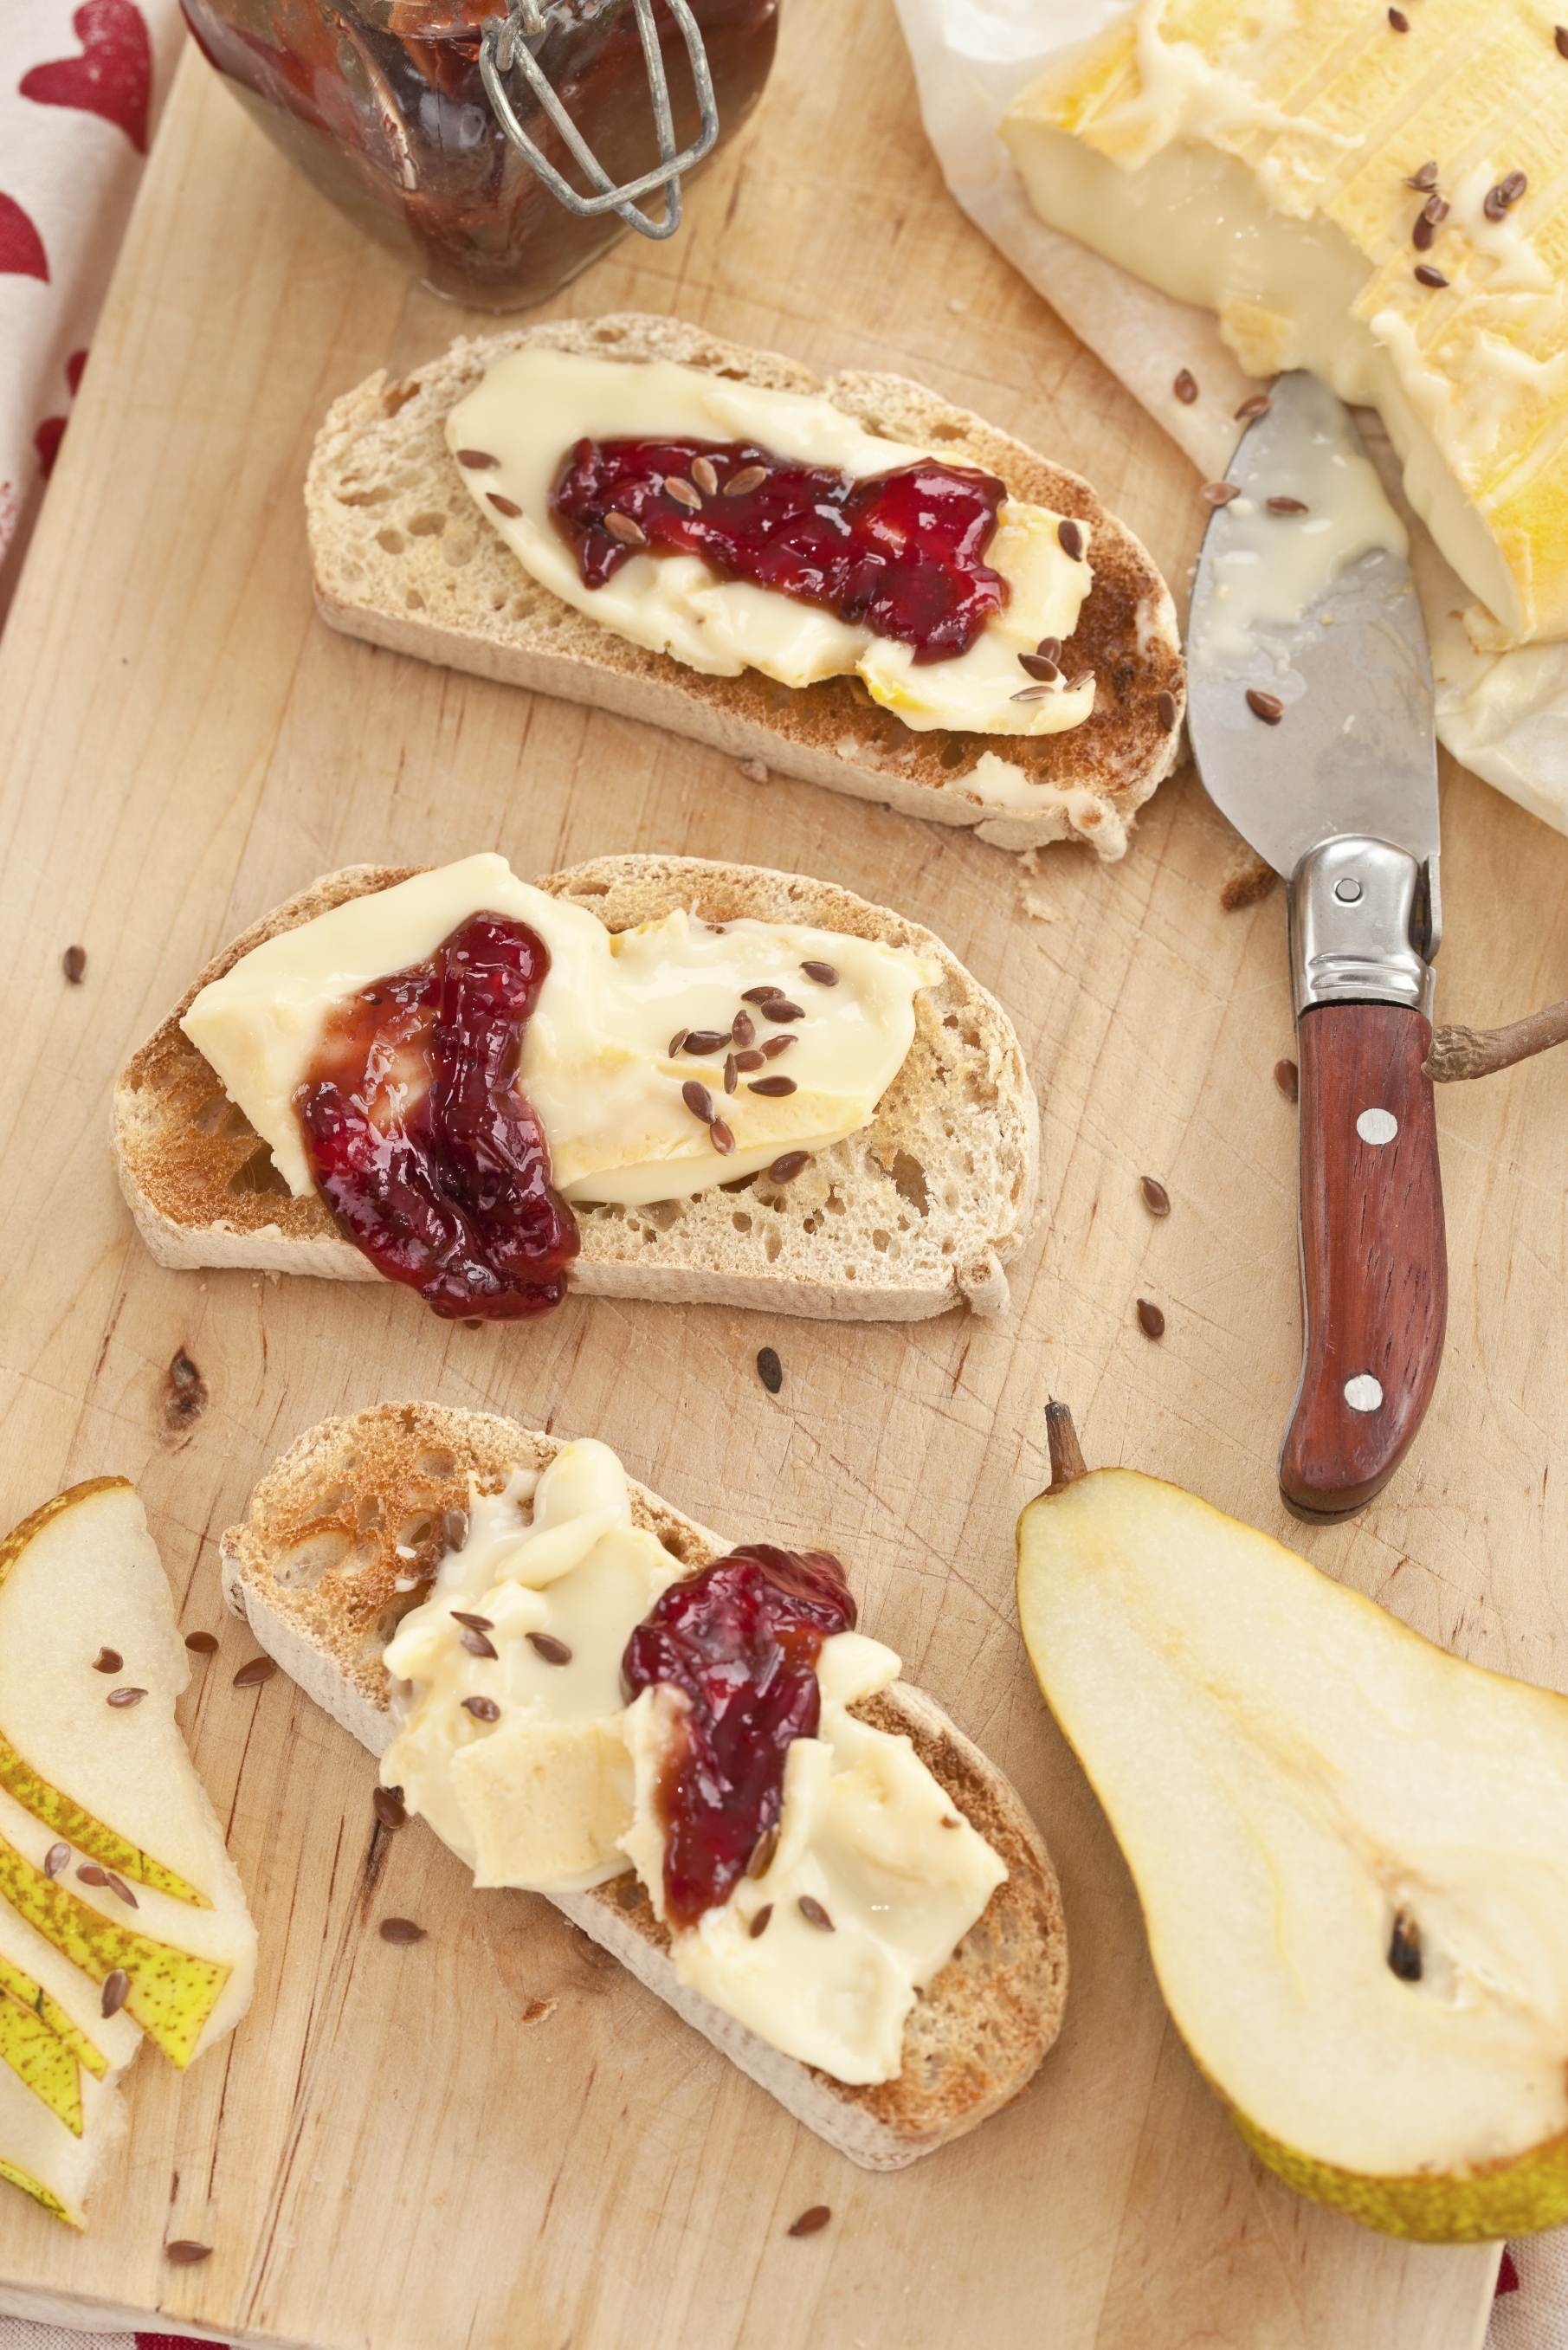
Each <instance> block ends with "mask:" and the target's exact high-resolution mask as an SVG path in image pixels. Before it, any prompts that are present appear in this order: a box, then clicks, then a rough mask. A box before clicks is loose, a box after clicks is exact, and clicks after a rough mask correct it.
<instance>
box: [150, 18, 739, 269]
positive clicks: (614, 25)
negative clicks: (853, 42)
mask: <svg viewBox="0 0 1568 2350" xmlns="http://www.w3.org/2000/svg"><path fill="white" fill-rule="evenodd" d="M181 6H182V9H183V11H184V15H185V19H186V22H187V23H188V24H189V26H190V27H191V30H192V34H193V35H194V36H195V39H196V43H197V46H198V47H200V49H201V50H202V55H203V56H204V57H206V59H207V61H208V63H209V64H210V65H212V66H214V67H215V68H217V70H218V71H219V72H220V73H221V74H223V75H224V76H225V77H226V78H227V79H228V81H229V84H230V86H231V88H233V89H234V92H235V94H236V96H237V97H239V98H240V99H242V101H243V102H244V106H245V107H246V109H247V111H249V112H250V113H251V114H252V115H253V116H254V119H255V120H257V121H258V122H259V123H260V124H261V126H262V128H263V129H264V130H265V131H266V133H267V135H268V136H269V138H271V139H273V140H275V141H276V142H277V144H278V145H279V146H280V147H281V148H282V149H283V150H284V152H285V153H286V155H288V156H289V157H290V158H291V160H292V161H294V162H296V163H297V164H298V165H299V167H300V169H301V170H302V171H303V172H305V173H306V176H307V178H309V179H311V180H312V181H314V182H315V183H316V185H317V187H318V188H319V189H320V190H321V192H322V193H323V194H324V195H325V196H327V197H329V198H330V199H331V201H332V203H335V204H337V206H338V208H339V210H341V211H343V212H345V213H348V216H349V218H350V219H351V220H353V221H355V222H356V223H357V224H358V226H359V227H361V228H362V229H364V230H366V231H367V232H368V233H369V234H370V235H371V236H373V237H375V238H377V239H378V241H379V243H380V244H384V245H386V246H388V247H389V249H390V250H391V251H392V252H394V253H396V254H397V255H399V256H400V258H401V259H402V260H404V261H406V262H407V263H408V264H409V265H410V267H412V268H413V269H415V270H417V271H418V273H419V275H420V276H421V278H422V279H423V280H424V282H425V284H426V285H427V286H430V287H431V289H432V290H433V291H434V292H436V293H438V294H444V295H446V296H449V297H450V298H451V299H452V301H454V302H462V303H464V304H467V305H468V306H470V307H473V308H476V309H484V310H514V309H520V308H523V307H525V306H526V305H527V304H529V303H533V302H542V301H543V300H544V299H545V296H547V295H550V294H553V293H554V292H555V291H556V288H557V287H558V286H564V285H565V284H566V281H567V280H568V278H572V277H575V276H576V274H577V272H578V271H579V270H580V269H586V268H587V265H588V264H589V263H590V262H591V261H596V260H597V258H598V256H599V255H600V254H601V253H603V252H605V251H606V249H607V247H608V246H609V245H611V244H614V243H615V241H616V239H617V238H618V237H619V236H621V235H624V234H625V233H626V224H624V223H623V222H622V221H621V220H620V218H619V217H618V214H617V213H613V212H607V213H600V214H598V215H597V216H596V217H592V218H584V217H582V216H580V215H578V214H576V213H571V212H568V211H567V210H566V207H565V206H564V205H563V204H561V203H558V202H557V200H556V197H555V196H554V195H553V194H552V193H551V192H550V191H549V190H548V189H547V188H546V187H545V184H544V182H542V181H541V180H539V179H538V178H536V177H535V172H534V171H533V169H532V167H531V165H530V164H529V162H528V161H527V160H526V158H525V157H524V155H523V154H522V153H521V151H519V150H518V149H517V148H516V147H515V146H514V144H513V142H512V140H510V139H509V138H508V137H507V135H506V133H505V131H504V130H503V129H502V126H501V124H500V122H499V121H498V120H497V119H496V117H495V114H494V112H493V109H492V107H491V104H490V100H489V99H488V98H487V96H486V95H485V91H484V87H483V82H482V80H481V78H480V71H479V49H480V35H481V30H482V27H483V22H484V19H485V18H486V17H487V16H494V15H496V14H498V13H499V8H500V0H181ZM691 12H692V15H693V16H694V17H695V18H696V21H697V26H698V29H699V31H700V32H701V36H702V41H703V46H704V47H705V48H706V50H707V54H708V62H709V66H710V68H711V73H712V78H713V95H714V98H715V100H716V102H717V106H718V113H719V144H720V145H721V146H722V144H723V142H724V140H726V139H727V138H729V137H730V136H731V135H732V132H734V131H735V130H739V128H740V126H741V124H742V122H743V121H744V120H745V119H746V117H747V115H748V114H749V113H750V112H751V110H752V109H753V106H754V105H755V103H756V101H757V99H758V97H759V96H760V95H761V92H762V88H763V83H764V82H765V81H766V79H767V77H768V70H769V68H770V67H771V66H772V64H773V58H774V43H775V40H776V38H777V31H778V0H691ZM543 15H544V17H545V26H546V30H545V36H544V39H543V41H542V42H541V43H539V44H538V46H537V47H536V48H535V55H536V57H537V60H538V63H539V66H540V68H541V69H542V70H543V72H544V73H545V76H546V78H548V80H549V81H550V82H551V84H552V85H553V87H554V88H555V89H556V93H557V95H558V96H559V98H560V99H561V101H562V103H563V104H564V105H565V107H566V112H567V113H568V115H569V116H570V117H571V119H572V120H573V122H574V123H575V124H576V128H577V130H579V132H580V133H581V134H582V136H583V137H584V138H585V139H586V140H587V143H588V145H589V147H590V148H591V149H592V150H593V151H594V153H595V155H596V156H597V159H598V161H599V162H600V163H601V164H602V165H603V167H604V169H605V170H606V171H607V172H608V173H609V174H610V176H611V178H612V179H613V180H614V181H615V182H617V184H618V185H621V184H624V183H625V182H628V181H629V180H634V179H636V178H638V177H639V175H640V174H642V173H644V172H649V171H652V170H654V169H656V168H657V166H658V164H659V145H658V137H657V133H656V130H655V126H654V115H653V105H652V100H651V99H650V96H649V80H648V71H647V66H646V62H645V60H644V57H643V53H642V44H641V41H640V39H639V35H638V28H637V18H636V14H635V12H634V10H633V8H632V6H631V0H544V6H543ZM655 15H656V21H657V23H658V27H659V44H660V48H661V51H662V54H663V57H664V68H665V74H666V77H667V79H668V83H669V88H670V105H671V109H672V112H673V118H674V129H675V139H676V144H677V149H678V151H684V150H685V148H686V147H687V146H689V145H690V144H691V140H693V139H694V138H695V136H696V133H697V128H698V120H699V107H698V100H697V95H696V91H695V88H694V86H693V82H692V78H691V63H690V61H689V59H688V57H687V53H686V44H685V40H684V37H683V36H682V34H681V32H680V28H679V26H678V25H677V23H676V21H675V18H674V17H673V16H671V15H670V11H669V9H668V8H667V7H664V6H659V7H658V8H657V9H656V11H655ZM530 46H531V47H533V46H534V45H532V44H531V45H530ZM507 88H508V92H509V94H510V96H511V99H512V104H513V106H514V109H515V111H516V113H517V115H518V118H519V120H520V121H521V124H522V127H523V129H524V131H525V132H526V133H527V135H528V137H529V138H530V139H532V140H533V141H534V143H535V146H536V147H537V148H538V149H539V150H540V151H542V153H543V154H544V156H545V159H546V161H548V162H550V163H552V164H554V165H555V167H556V170H557V171H558V172H561V173H562V174H563V175H564V177H565V178H566V180H567V181H568V182H569V183H570V185H571V186H573V187H574V188H576V189H578V190H580V191H581V192H583V193H585V194H587V193H591V192H592V190H591V189H589V188H588V186H587V182H586V181H585V177H584V174H583V172H581V170H580V169H579V167H578V166H577V164H576V162H574V161H573V160H572V159H571V156H570V155H569V153H568V151H567V149H566V142H565V141H564V140H563V139H562V138H561V136H560V134H559V132H558V131H557V130H556V128H555V126H554V124H553V123H552V122H551V121H550V120H549V118H548V116H547V115H546V114H545V110H544V109H543V107H542V106H541V105H540V104H539V102H538V100H537V99H535V96H534V94H533V91H532V90H531V88H529V85H528V83H527V82H526V81H525V80H524V77H523V76H522V74H521V73H520V72H516V71H514V72H513V73H512V74H511V75H510V76H509V78H508V80H507ZM691 169H693V170H700V169H701V165H694V166H692V167H691ZM687 176H688V177H689V176H690V172H688V174H687ZM659 201H660V199H659V196H657V195H656V196H655V197H654V198H653V199H651V203H650V207H649V208H650V209H651V210H652V211H653V212H654V213H657V212H658V209H659Z"/></svg>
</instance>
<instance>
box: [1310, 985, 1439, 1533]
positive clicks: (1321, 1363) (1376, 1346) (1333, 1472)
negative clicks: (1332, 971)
mask: <svg viewBox="0 0 1568 2350" xmlns="http://www.w3.org/2000/svg"><path fill="white" fill-rule="evenodd" d="M1431 1041H1432V1031H1431V1027H1430V1025H1429V1024H1428V1022H1427V1020H1425V1019H1424V1018H1423V1016H1422V1014H1420V1013H1419V1012H1416V1011H1411V1010H1407V1008H1405V1007H1404V1006H1402V1005H1399V1004H1393V1003H1322V1004H1319V1005H1317V1006H1316V1007H1315V1009H1314V1010H1312V1011H1309V1012H1305V1013H1303V1015H1302V1018H1301V1022H1300V1024H1299V1025H1298V1027H1297V1029H1296V1051H1297V1053H1298V1055H1299V1056H1300V1062H1301V1170H1302V1174H1301V1226H1302V1293H1303V1307H1302V1310H1303V1319H1304V1321H1305V1325H1306V1328H1305V1332H1304V1336H1303V1360H1302V1383H1301V1392H1300V1394H1299V1395H1298V1396H1297V1398H1296V1400H1295V1407H1294V1409H1293V1412H1292V1414H1291V1424H1290V1426H1289V1428H1288V1429H1287V1430H1285V1437H1284V1442H1283V1444H1282V1447H1281V1451H1280V1491H1281V1492H1282V1495H1283V1496H1284V1499H1285V1502H1286V1503H1287V1505H1288V1506H1289V1507H1290V1508H1291V1510H1292V1511H1293V1513H1300V1514H1302V1515H1303V1516H1307V1517H1324V1518H1332V1517H1345V1516H1348V1515H1349V1513H1351V1512H1352V1511H1353V1510H1358V1509H1360V1508H1361V1507H1362V1506H1363V1504H1364V1503H1367V1502H1369V1501H1371V1499H1372V1497H1373V1495H1374V1494H1376V1493H1380V1492H1382V1490H1383V1488H1384V1486H1385V1485H1386V1483H1387V1482H1388V1480H1389V1478H1390V1477H1391V1476H1392V1475H1393V1473H1394V1471H1395V1470H1396V1469H1397V1467H1398V1466H1399V1463H1400V1461H1403V1459H1404V1458H1405V1455H1406V1453H1407V1451H1409V1449H1410V1447H1411V1445H1412V1444H1413V1443H1414V1441H1415V1440H1416V1436H1417V1431H1418V1430H1419V1428H1420V1425H1421V1421H1422V1419H1423V1418H1424V1416H1425V1414H1426V1410H1427V1407H1428V1403H1429V1402H1430V1401H1431V1398H1432V1389H1433V1388H1434V1387H1435V1386H1436V1384H1437V1379H1438V1370H1439V1369H1440V1367H1441V1365H1442V1359H1443V1331H1444V1328H1445V1326H1446V1325H1447V1322H1448V1315H1449V1267H1448V1251H1447V1246H1446V1243H1445V1238H1444V1232H1443V1184H1442V1174H1441V1170H1440V1168H1439V1165H1438V1132H1437V1119H1436V1105H1435V1102H1434V1099H1433V1091H1434V1089H1433V1086H1432V1081H1431V1079H1430V1078H1429V1077H1428V1076H1427V1075H1426V1074H1425V1072H1424V1070H1423V1069H1422V1066H1421V1064H1422V1062H1423V1061H1424V1060H1425V1059H1426V1057H1427V1051H1428V1046H1429V1045H1430V1044H1431ZM1368 1113H1370V1115H1371V1118H1372V1119H1373V1120H1377V1119H1382V1118H1392V1119H1393V1121H1394V1126H1393V1130H1392V1132H1390V1131H1388V1130H1387V1128H1386V1127H1384V1128H1377V1127H1376V1126H1375V1127H1374V1128H1373V1130H1372V1131H1371V1132H1369V1133H1366V1134H1363V1132H1362V1131H1361V1126H1360V1121H1361V1120H1362V1119H1363V1118H1366V1117H1367V1116H1368ZM1356 1378H1373V1379H1376V1383H1377V1385H1378V1387H1379V1388H1380V1389H1381V1396H1380V1398H1379V1399H1378V1400H1377V1401H1376V1403H1368V1402H1365V1401H1364V1402H1362V1403H1360V1404H1352V1403H1351V1401H1350V1399H1349V1396H1348V1394H1347V1392H1346V1390H1347V1388H1348V1387H1349V1384H1350V1382H1351V1381H1352V1380H1354V1379H1356Z"/></svg>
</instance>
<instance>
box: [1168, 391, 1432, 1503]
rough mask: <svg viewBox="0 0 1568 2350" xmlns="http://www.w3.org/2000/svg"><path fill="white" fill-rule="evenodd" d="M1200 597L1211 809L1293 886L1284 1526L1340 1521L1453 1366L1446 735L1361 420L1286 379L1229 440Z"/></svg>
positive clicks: (1199, 653) (1395, 1461)
mask: <svg viewBox="0 0 1568 2350" xmlns="http://www.w3.org/2000/svg"><path fill="white" fill-rule="evenodd" d="M1227 488H1228V490H1229V491H1230V495H1229V497H1228V498H1224V499H1223V502H1221V503H1219V504H1216V507H1215V512H1214V515H1213V518H1212V520H1211V522H1210V525H1209V528H1208V531H1207V533H1206V534H1205V536H1204V542H1203V549H1202V554H1201V556H1200V557H1199V566H1198V576H1197V579H1196V581H1195V583H1194V587H1193V598H1192V614H1191V619H1190V624H1189V645H1188V667H1189V685H1188V724H1189V733H1190V736H1191V741H1192V749H1193V754H1194V756H1195V758H1196V759H1197V762H1198V767H1199V774H1200V775H1201V776H1202V779H1203V783H1204V785H1205V787H1206V789H1207V790H1208V792H1209V795H1210V798H1212V799H1213V800H1214V801H1215V802H1216V804H1217V805H1218V806H1220V808H1221V809H1222V810H1223V812H1224V814H1225V815H1226V816H1229V817H1230V819H1231V823H1232V824H1234V825H1235V826H1236V827H1237V829H1238V830H1239V831H1240V832H1241V833H1243V834H1244V835H1245V837H1246V838H1247V839H1248V840H1249V841H1250V842H1251V845H1252V847H1254V848H1255V849H1257V851H1258V852H1259V854H1260V855H1261V856H1262V857H1264V858H1267V860H1268V862H1269V863H1270V864H1271V865H1272V866H1273V868H1275V870H1276V871H1277V872H1279V873H1281V874H1282V875H1283V876H1284V877H1285V879H1286V880H1287V882H1288V883H1289V917H1290V952H1291V984H1292V998H1293V1007H1294V1012H1295V1020H1296V1039H1297V1058H1298V1063H1299V1066H1300V1072H1301V1085H1300V1099H1301V1265H1302V1315H1303V1349H1302V1376H1301V1384H1300V1387H1299V1388H1298V1390H1297V1394H1296V1399H1295V1403H1294V1405H1293V1409H1292V1413H1291V1419H1290V1423H1289V1426H1288V1427H1287V1429H1286V1430H1285V1435H1284V1439H1283V1441H1282V1445H1281V1448H1280V1461H1279V1479H1280V1491H1281V1494H1282V1497H1283V1499H1284V1502H1285V1503H1286V1506H1287V1507H1288V1508H1290V1509H1291V1510H1292V1511H1293V1512H1294V1513H1295V1514H1296V1515H1297V1516H1300V1517H1307V1518H1320V1519H1321V1518H1339V1517H1347V1516H1350V1515H1351V1514H1352V1513H1354V1512H1355V1511H1356V1510H1358V1509H1361V1508H1363V1507H1364V1506H1365V1505H1366V1503H1367V1502H1369V1501H1370V1500H1371V1499H1372V1498H1373V1496H1374V1495H1375V1494H1376V1493H1377V1492H1380V1491H1381V1490H1382V1488H1383V1486H1384V1485H1385V1484H1386V1482H1387V1481H1388V1479H1389V1478H1390V1477H1391V1476H1392V1475H1393V1473H1394V1471H1395V1470H1396V1469H1397V1467H1398V1465H1399V1462H1400V1461H1402V1460H1403V1459H1404V1457H1405V1454H1406V1452H1407V1451H1408V1449H1409V1447H1410V1444H1411V1443H1412V1441H1413V1440H1414V1438H1415V1435H1416V1432H1417V1429H1418V1428H1419V1426H1420V1424H1421V1420H1422V1418H1423V1416H1424V1414H1425V1412H1426V1409H1427V1406H1428V1402H1429V1401H1430V1399H1431V1395H1432V1389H1433V1387H1434V1385H1435V1383H1436V1380H1437V1376H1438V1367H1439V1365H1440V1363H1441V1360H1442V1350H1443V1336H1444V1330H1445V1326H1446V1322H1447V1315H1448V1270H1447V1257H1446V1251H1445V1239H1444V1231H1443V1200H1442V1185H1441V1179H1440V1175H1439V1170H1438V1143H1437V1128H1436V1122H1435V1118H1434V1115H1433V1104H1432V1087H1431V1083H1430V1080H1429V1079H1428V1078H1427V1077H1426V1076H1424V1075H1423V1074H1422V1069H1421V1064H1422V1062H1423V1061H1424V1060H1425V1059H1426V1056H1427V1052H1428V1047H1429V1045H1430V1042H1431V1013H1432V970H1431V965H1432V961H1433V958H1434V957H1435V955H1436V953H1437V951H1438V940H1439V936H1440V928H1441V925H1440V914H1439V895H1438V849H1439V831H1438V764H1437V741H1436V735H1435V732H1434V727H1433V712H1432V679H1431V668H1430V663H1429V660H1428V651H1427V640H1426V630H1425V627H1424V624H1423V622H1422V619H1421V610H1420V606H1419V604H1418V602H1417V598H1416V593H1415V588H1414V584H1413V582H1412V580H1411V577H1410V568H1409V562H1408V545H1407V539H1406V536H1405V532H1404V527H1403V525H1402V524H1401V523H1400V522H1399V520H1398V517H1397V515H1395V514H1394V512H1393V509H1392V508H1391V507H1390V506H1389V504H1388V503H1387V500H1386V498H1385V497H1384V495H1383V492H1382V488H1381V485H1380V484H1379V483H1378V482H1377V478H1376V472H1375V470H1374V469H1373V467H1372V465H1371V463H1370V460H1369V459H1368V458H1367V456H1366V452H1365V451H1364V449H1363V448H1362V446H1361V442H1360V440H1359V438H1358V436H1357V434H1356V432H1355V425H1354V423H1353V422H1352V421H1351V417H1350V413H1349V411H1348V410H1347V409H1346V408H1345V406H1344V405H1343V403H1342V402H1341V401H1340V400H1337V399H1335V397H1334V394H1333V392H1331V391H1329V390H1327V389H1326V387H1325V386H1324V385H1323V384H1321V383H1319V382H1318V381H1317V380H1316V379H1315V378H1314V377H1312V376H1309V375H1306V374H1299V373H1298V374H1291V375H1285V376H1282V377H1281V378H1280V379H1279V380H1278V381H1277V382H1276V383H1275V385H1274V387H1273V390H1272V397H1271V400H1270V404H1269V406H1268V408H1267V409H1266V411H1264V412H1263V413H1262V414H1261V415H1260V416H1259V417H1258V418H1257V419H1256V420H1255V421H1253V422H1252V423H1251V425H1250V426H1249V428H1248V430H1247V431H1246V432H1245V433H1243V435H1242V437H1241V442H1240V443H1239V445H1238V447H1237V450H1236V453H1235V455H1234V457H1233V458H1232V460H1231V468H1230V473H1229V474H1228V476H1227Z"/></svg>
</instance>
